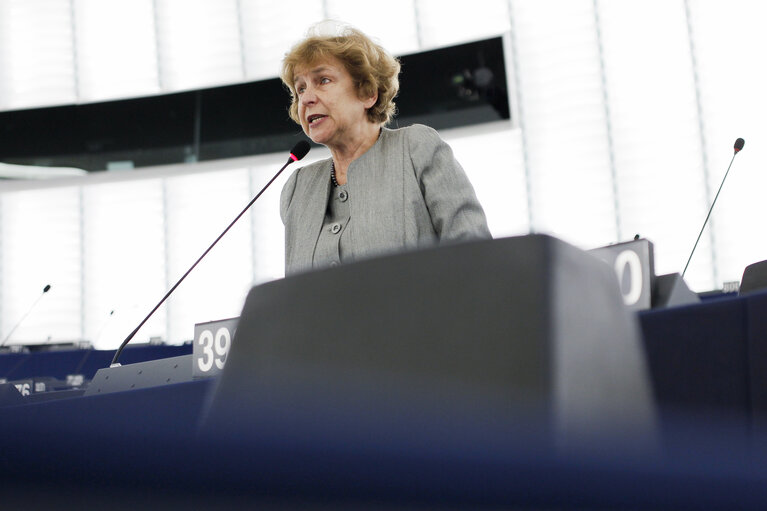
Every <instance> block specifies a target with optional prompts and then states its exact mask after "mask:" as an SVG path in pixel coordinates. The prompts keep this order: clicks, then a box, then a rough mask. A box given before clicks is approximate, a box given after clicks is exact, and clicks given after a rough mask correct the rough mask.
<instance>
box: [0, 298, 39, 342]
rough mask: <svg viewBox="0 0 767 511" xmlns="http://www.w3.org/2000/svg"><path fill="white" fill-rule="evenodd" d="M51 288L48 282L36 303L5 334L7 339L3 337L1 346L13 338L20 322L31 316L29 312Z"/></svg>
mask: <svg viewBox="0 0 767 511" xmlns="http://www.w3.org/2000/svg"><path fill="white" fill-rule="evenodd" d="M50 290H51V285H50V284H47V285H46V286H45V287H44V288H43V292H42V294H41V295H40V296H38V297H37V300H35V303H33V304H32V306H31V307H30V308H29V309H28V310H27V312H26V313H25V314H24V315H23V316H22V317H21V319H20V320H19V321H18V323H16V324H15V325H14V326H13V328H11V331H10V332H8V335H6V336H5V339H3V342H1V343H0V348H2V347H3V346H5V343H6V342H8V339H10V338H11V335H12V334H13V332H15V331H16V329H17V328H18V327H19V325H20V324H21V323H22V322H23V321H24V320H25V319H27V316H29V313H30V312H32V309H34V308H35V306H36V305H37V303H38V302H39V301H40V300H41V299H42V298H43V296H45V293H47V292H48V291H50Z"/></svg>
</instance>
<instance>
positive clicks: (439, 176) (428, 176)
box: [408, 125, 491, 242]
mask: <svg viewBox="0 0 767 511" xmlns="http://www.w3.org/2000/svg"><path fill="white" fill-rule="evenodd" d="M409 131H410V136H409V137H408V144H409V147H408V151H409V153H410V159H411V162H412V164H413V168H414V169H415V173H416V179H417V180H418V183H419V186H420V188H421V193H422V194H423V198H424V202H425V204H426V208H427V209H428V210H429V215H430V216H431V222H432V226H433V228H434V231H435V232H436V233H437V236H438V237H439V240H440V242H444V241H466V240H471V239H483V238H490V237H491V235H490V230H489V229H488V227H487V219H486V217H485V212H484V210H483V209H482V206H481V205H480V203H479V200H477V195H476V193H475V192H474V188H473V187H472V185H471V182H470V181H469V178H468V177H467V176H466V172H464V170H463V168H462V167H461V165H460V164H459V163H458V161H457V160H456V159H455V157H454V156H453V151H452V149H450V146H449V145H447V143H446V142H445V141H444V140H442V138H441V137H440V136H439V134H438V133H437V132H436V131H435V130H433V129H432V128H429V127H427V126H423V125H413V126H411V128H410V130H409Z"/></svg>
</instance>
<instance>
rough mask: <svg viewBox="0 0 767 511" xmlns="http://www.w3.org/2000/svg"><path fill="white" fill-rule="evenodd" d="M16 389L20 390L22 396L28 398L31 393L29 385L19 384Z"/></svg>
mask: <svg viewBox="0 0 767 511" xmlns="http://www.w3.org/2000/svg"><path fill="white" fill-rule="evenodd" d="M15 387H16V388H17V389H18V391H19V394H21V395H22V396H28V395H29V394H30V393H31V387H30V386H29V383H19V384H17V385H15Z"/></svg>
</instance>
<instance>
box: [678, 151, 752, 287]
mask: <svg viewBox="0 0 767 511" xmlns="http://www.w3.org/2000/svg"><path fill="white" fill-rule="evenodd" d="M745 143H746V141H745V140H743V139H742V138H739V139H737V140H736V141H735V147H734V149H735V152H734V153H733V154H732V159H731V160H730V165H729V166H728V167H727V172H725V173H724V178H722V184H720V185H719V190H718V191H717V192H716V196H714V201H713V202H712V203H711V207H710V208H709V209H708V215H706V219H705V220H704V221H703V227H701V228H700V232H699V233H698V239H697V240H695V246H693V247H692V252H690V257H689V258H687V264H685V265H684V271H682V278H684V274H685V273H686V272H687V267H688V266H690V260H691V259H692V255H693V254H694V253H695V249H696V248H697V246H698V242H699V241H700V236H701V234H703V229H705V228H706V224H707V223H708V218H709V217H710V216H711V212H712V211H713V210H714V204H716V199H718V198H719V192H721V191H722V186H724V180H725V179H727V174H729V173H730V167H732V162H733V161H735V155H736V154H738V153H739V152H740V150H741V149H743V145H744V144H745Z"/></svg>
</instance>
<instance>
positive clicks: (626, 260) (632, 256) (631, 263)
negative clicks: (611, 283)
mask: <svg viewBox="0 0 767 511" xmlns="http://www.w3.org/2000/svg"><path fill="white" fill-rule="evenodd" d="M627 266H628V269H629V289H628V292H626V293H624V292H623V272H624V270H625V268H626V267H627ZM615 274H616V275H618V285H620V288H621V294H623V303H625V304H626V305H634V304H635V303H637V302H638V301H639V297H641V296H642V262H641V261H640V260H639V256H638V255H637V253H636V252H634V251H632V250H624V251H623V252H621V253H620V254H618V258H617V259H616V260H615Z"/></svg>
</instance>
